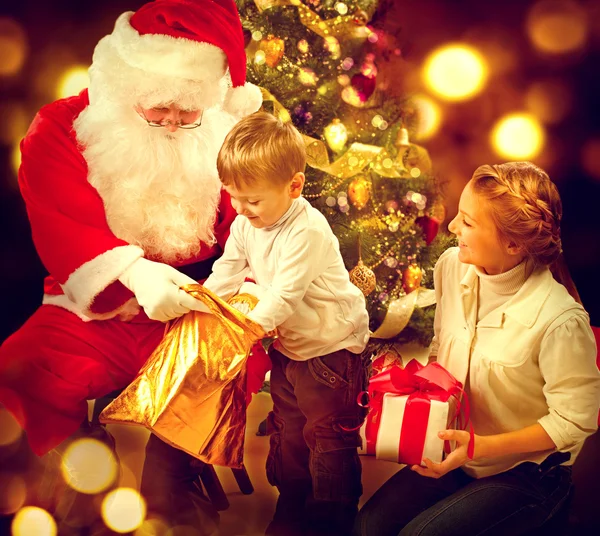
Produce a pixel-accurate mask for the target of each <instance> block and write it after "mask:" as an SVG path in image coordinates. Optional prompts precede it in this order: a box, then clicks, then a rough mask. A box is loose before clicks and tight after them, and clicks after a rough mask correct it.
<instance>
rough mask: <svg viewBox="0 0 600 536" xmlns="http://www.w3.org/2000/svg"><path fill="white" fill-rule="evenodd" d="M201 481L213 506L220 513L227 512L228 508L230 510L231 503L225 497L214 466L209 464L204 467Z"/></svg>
mask: <svg viewBox="0 0 600 536" xmlns="http://www.w3.org/2000/svg"><path fill="white" fill-rule="evenodd" d="M200 480H201V481H202V484H203V485H204V489H205V490H206V494H207V495H208V498H209V499H210V502H212V503H213V506H214V507H215V508H216V509H217V510H219V511H221V510H227V508H229V501H228V500H227V495H225V491H224V490H223V486H222V485H221V482H220V481H219V477H218V476H217V472H216V471H215V468H214V467H213V466H212V465H208V464H207V465H205V466H204V468H203V469H202V473H200Z"/></svg>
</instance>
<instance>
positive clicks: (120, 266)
mask: <svg viewBox="0 0 600 536" xmlns="http://www.w3.org/2000/svg"><path fill="white" fill-rule="evenodd" d="M143 256H144V251H143V250H142V248H140V247H138V246H131V245H128V246H119V247H116V248H113V249H110V250H108V251H105V252H104V253H102V254H101V255H98V256H97V257H95V258H94V259H92V260H91V261H88V262H86V263H85V264H83V265H81V266H80V267H79V268H77V270H75V271H74V272H73V273H72V274H71V275H70V276H69V279H67V281H66V282H65V284H64V285H61V286H62V288H63V290H64V292H65V294H66V295H67V297H68V298H69V299H70V300H71V301H72V302H73V303H75V305H76V306H77V309H78V310H79V311H81V313H82V314H84V315H86V316H91V317H93V316H94V315H93V313H91V311H90V310H89V309H90V307H91V305H92V303H93V301H94V298H95V297H96V296H97V295H98V294H100V293H101V292H102V291H103V290H104V289H105V288H106V287H108V286H109V285H110V284H111V283H114V282H115V281H116V280H117V279H118V278H119V276H120V275H121V274H122V273H123V272H124V271H125V270H126V269H127V268H129V266H131V265H132V264H133V263H134V262H135V261H136V260H137V259H139V258H140V257H143Z"/></svg>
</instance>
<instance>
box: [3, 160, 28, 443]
mask: <svg viewBox="0 0 600 536" xmlns="http://www.w3.org/2000/svg"><path fill="white" fill-rule="evenodd" d="M19 154H20V153H19ZM22 432H23V431H22V430H21V427H20V426H19V423H18V422H17V421H16V420H15V418H14V417H13V416H12V415H11V414H10V413H9V412H8V411H7V410H6V409H4V408H1V407H0V446H5V445H10V444H12V443H14V442H15V441H17V439H19V438H20V437H21V434H22Z"/></svg>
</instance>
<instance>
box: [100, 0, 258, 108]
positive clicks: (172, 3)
mask: <svg viewBox="0 0 600 536" xmlns="http://www.w3.org/2000/svg"><path fill="white" fill-rule="evenodd" d="M95 71H96V72H97V71H102V75H103V76H102V79H103V80H102V85H103V86H106V85H107V84H110V82H111V75H114V76H112V78H113V79H114V82H115V84H116V85H119V84H120V85H121V86H134V85H137V86H140V87H142V88H143V87H144V85H150V86H152V85H154V86H157V87H154V88H152V87H151V88H148V87H146V88H145V91H146V93H148V94H153V95H155V96H156V94H157V93H158V94H159V95H160V96H162V97H163V98H164V100H170V99H169V98H168V93H169V92H172V93H173V94H174V95H175V94H177V92H178V89H180V88H183V87H185V91H183V92H184V93H186V94H187V95H188V96H189V93H190V91H192V92H193V93H194V104H195V105H196V106H197V107H203V108H205V107H209V106H212V105H214V104H216V101H218V100H219V99H220V98H222V91H223V89H222V82H223V80H227V82H228V86H229V87H228V89H227V91H226V94H225V99H224V102H223V108H224V109H225V110H226V111H228V112H229V113H232V114H233V115H236V116H238V117H241V116H244V115H247V114H249V113H252V112H255V111H256V110H258V109H259V108H260V105H261V102H262V97H261V93H260V89H259V88H258V87H257V86H255V85H253V84H250V83H248V82H246V54H245V51H244V36H243V32H242V24H241V22H240V17H239V14H238V12H237V8H236V5H235V1H234V0H155V1H153V2H149V3H148V4H145V5H144V6H142V7H141V8H140V9H139V10H138V11H136V12H135V13H132V12H127V13H123V15H121V16H120V17H119V19H118V20H117V22H116V24H115V29H114V31H113V33H112V34H110V35H108V36H107V37H105V38H104V39H102V40H101V41H100V43H98V46H97V47H96V50H95V51H94V59H93V64H92V68H91V70H90V74H91V86H90V99H92V97H93V96H94V95H93V94H92V90H94V92H95V88H94V87H93V86H94V74H95ZM224 77H228V78H224ZM127 79H129V83H128V82H127ZM178 85H180V88H178ZM158 86H160V87H158ZM191 88H193V89H191ZM98 90H99V91H101V89H98ZM219 96H220V97H219Z"/></svg>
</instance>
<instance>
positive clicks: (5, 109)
mask: <svg viewBox="0 0 600 536" xmlns="http://www.w3.org/2000/svg"><path fill="white" fill-rule="evenodd" d="M30 120H31V118H30V117H29V114H28V113H27V111H26V109H25V106H24V105H23V104H22V103H21V102H20V101H15V100H8V99H7V100H5V101H3V102H0V124H2V128H1V129H0V143H3V144H5V145H12V144H13V143H14V142H15V141H17V140H20V139H21V138H22V137H23V136H24V135H25V133H26V132H27V127H28V126H29V122H30Z"/></svg>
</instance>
